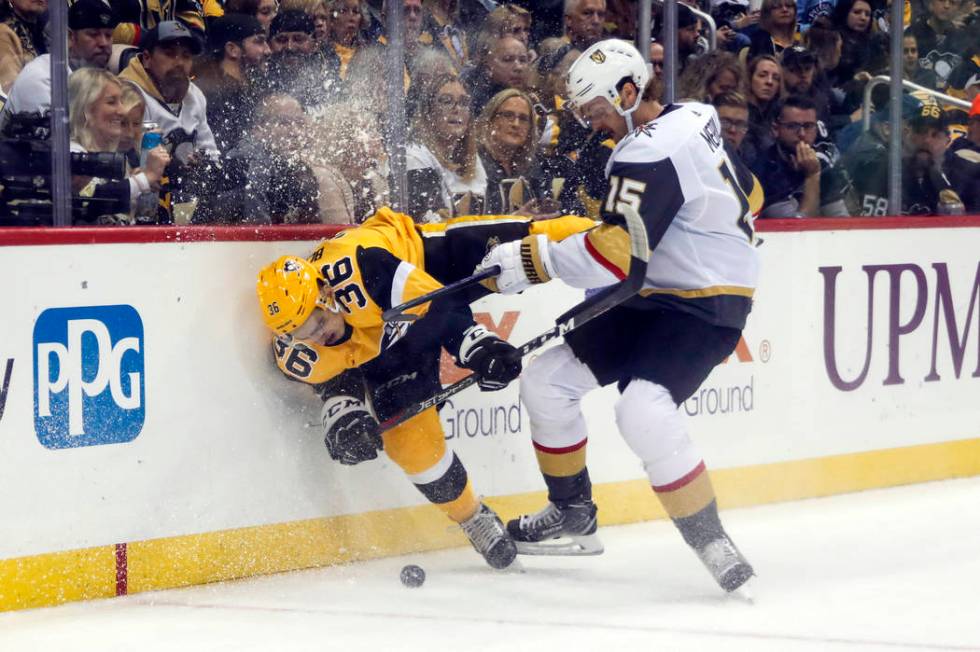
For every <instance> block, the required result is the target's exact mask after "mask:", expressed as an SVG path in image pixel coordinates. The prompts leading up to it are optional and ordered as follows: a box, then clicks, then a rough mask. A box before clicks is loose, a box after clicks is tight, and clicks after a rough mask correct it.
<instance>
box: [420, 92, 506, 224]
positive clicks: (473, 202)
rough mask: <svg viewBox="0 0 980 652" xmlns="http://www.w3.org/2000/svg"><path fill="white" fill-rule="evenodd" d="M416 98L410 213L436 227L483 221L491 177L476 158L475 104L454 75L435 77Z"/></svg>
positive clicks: (477, 157)
mask: <svg viewBox="0 0 980 652" xmlns="http://www.w3.org/2000/svg"><path fill="white" fill-rule="evenodd" d="M412 90H413V91H414V93H415V94H416V97H417V102H416V110H415V116H414V118H413V119H412V123H411V134H410V138H411V142H409V144H408V148H407V150H406V152H405V159H406V165H407V168H408V183H407V186H408V213H409V214H410V215H411V216H412V217H413V218H415V220H416V221H423V222H432V221H440V220H444V219H447V218H449V217H455V216H457V215H480V214H482V213H483V212H484V211H483V201H484V194H485V193H486V188H487V173H486V171H485V170H484V168H483V164H482V163H481V162H480V157H479V156H478V155H477V153H476V136H475V134H474V131H473V118H472V114H471V113H470V107H471V105H472V101H473V100H472V98H471V97H470V94H469V93H468V92H467V90H466V87H465V86H464V85H463V83H462V82H461V81H460V80H459V79H458V78H457V77H455V76H453V75H437V76H435V77H433V78H432V79H431V80H430V81H429V82H428V83H427V84H426V85H425V86H424V87H421V88H416V87H415V86H413V87H412Z"/></svg>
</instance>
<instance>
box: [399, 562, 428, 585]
mask: <svg viewBox="0 0 980 652" xmlns="http://www.w3.org/2000/svg"><path fill="white" fill-rule="evenodd" d="M401 578H402V584H404V585H405V586H407V587H409V588H412V589H415V588H418V587H420V586H422V585H423V584H425V571H424V570H422V567H421V566H416V565H415V564H409V565H407V566H404V567H403V568H402V574H401Z"/></svg>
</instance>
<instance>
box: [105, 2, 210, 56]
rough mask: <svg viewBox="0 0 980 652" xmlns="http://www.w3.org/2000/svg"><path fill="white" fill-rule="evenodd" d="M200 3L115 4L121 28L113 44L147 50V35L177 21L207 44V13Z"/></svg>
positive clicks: (113, 6) (113, 37)
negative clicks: (145, 39)
mask: <svg viewBox="0 0 980 652" xmlns="http://www.w3.org/2000/svg"><path fill="white" fill-rule="evenodd" d="M201 5H202V3H201V2H198V0H112V8H113V10H114V11H115V13H116V16H117V17H118V18H119V24H118V25H117V26H116V31H115V32H114V33H113V35H112V41H113V43H125V44H127V45H135V46H139V47H144V44H143V39H144V38H145V37H146V35H147V33H148V32H150V31H151V30H153V29H154V28H156V27H157V26H158V25H159V24H160V23H162V22H165V21H177V22H180V23H181V24H183V25H184V27H186V28H187V29H189V30H190V31H191V32H193V33H194V34H195V36H196V37H197V38H198V39H201V41H202V42H203V40H204V9H203V8H202V6H201Z"/></svg>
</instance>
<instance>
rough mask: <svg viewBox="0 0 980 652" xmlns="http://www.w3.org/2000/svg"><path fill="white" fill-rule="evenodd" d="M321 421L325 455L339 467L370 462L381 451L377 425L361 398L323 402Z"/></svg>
mask: <svg viewBox="0 0 980 652" xmlns="http://www.w3.org/2000/svg"><path fill="white" fill-rule="evenodd" d="M320 419H321V421H322V423H323V442H324V443H325V444H326V445H327V452H328V453H330V457H331V458H332V459H334V460H336V461H338V462H340V463H341V464H360V463H361V462H366V461H367V460H373V459H374V458H376V457H377V456H378V451H379V450H381V449H382V442H381V429H380V428H379V427H378V422H377V420H376V419H375V418H374V416H372V414H371V413H370V412H369V411H368V409H367V406H366V405H365V404H364V401H362V400H360V399H357V398H354V397H353V396H344V395H342V394H338V395H336V396H331V397H329V398H328V399H327V400H326V401H325V402H324V403H323V409H322V410H320Z"/></svg>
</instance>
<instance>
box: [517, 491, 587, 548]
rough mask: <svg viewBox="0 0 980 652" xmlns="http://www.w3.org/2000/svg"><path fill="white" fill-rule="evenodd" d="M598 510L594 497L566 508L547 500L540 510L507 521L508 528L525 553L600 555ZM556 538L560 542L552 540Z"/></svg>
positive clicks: (518, 546)
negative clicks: (597, 527)
mask: <svg viewBox="0 0 980 652" xmlns="http://www.w3.org/2000/svg"><path fill="white" fill-rule="evenodd" d="M596 511H597V508H596V504H595V503H594V502H592V501H591V500H588V501H582V502H577V503H570V504H568V505H565V506H563V507H559V506H558V505H556V504H554V503H548V506H547V507H545V508H544V509H542V510H541V511H539V512H536V513H534V514H525V515H524V516H521V517H520V518H516V519H514V520H512V521H510V522H508V523H507V531H508V532H509V533H510V536H511V537H512V538H513V539H514V542H515V543H516V545H517V552H518V553H520V554H522V555H600V554H602V551H603V548H602V541H600V540H599V537H598V536H597V535H596ZM554 539H558V541H554V542H551V541H552V540H554ZM546 542H548V543H546Z"/></svg>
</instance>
